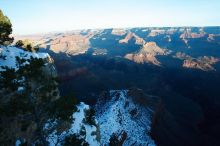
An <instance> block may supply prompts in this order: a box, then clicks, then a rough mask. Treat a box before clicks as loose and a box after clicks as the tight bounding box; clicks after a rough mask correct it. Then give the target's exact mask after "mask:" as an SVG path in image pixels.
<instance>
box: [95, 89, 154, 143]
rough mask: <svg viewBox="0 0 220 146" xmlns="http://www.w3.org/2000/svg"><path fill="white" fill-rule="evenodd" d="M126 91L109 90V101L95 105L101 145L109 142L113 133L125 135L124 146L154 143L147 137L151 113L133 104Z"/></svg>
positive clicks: (145, 108)
mask: <svg viewBox="0 0 220 146" xmlns="http://www.w3.org/2000/svg"><path fill="white" fill-rule="evenodd" d="M127 92H128V91H127V90H111V91H110V97H111V99H110V101H107V102H104V103H100V104H97V107H96V109H97V110H96V111H97V116H96V118H97V120H98V122H99V126H100V134H101V145H106V144H107V143H108V142H109V139H110V136H111V135H112V134H113V133H116V134H120V133H121V132H122V131H125V132H126V133H127V139H126V140H125V143H124V146H128V145H133V144H134V145H144V146H145V145H148V146H154V145H155V143H154V141H153V140H152V139H151V137H150V136H149V134H148V133H149V131H150V124H151V113H152V111H151V110H150V109H148V108H147V107H142V106H139V105H136V104H134V103H133V101H132V100H131V99H130V98H129V97H128V95H127Z"/></svg>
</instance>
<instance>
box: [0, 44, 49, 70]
mask: <svg viewBox="0 0 220 146" xmlns="http://www.w3.org/2000/svg"><path fill="white" fill-rule="evenodd" d="M31 56H32V57H33V58H43V59H44V58H47V57H49V54H48V53H33V52H28V51H24V50H22V49H20V48H17V47H13V46H8V47H5V46H0V71H4V69H3V68H2V67H4V66H7V67H8V68H14V69H18V68H17V66H16V57H19V58H23V59H30V57H31Z"/></svg>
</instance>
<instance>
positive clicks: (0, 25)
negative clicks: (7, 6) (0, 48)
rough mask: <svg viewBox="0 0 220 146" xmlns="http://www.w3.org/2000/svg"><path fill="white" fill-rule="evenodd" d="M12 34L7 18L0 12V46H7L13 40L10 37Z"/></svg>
mask: <svg viewBox="0 0 220 146" xmlns="http://www.w3.org/2000/svg"><path fill="white" fill-rule="evenodd" d="M11 33H12V24H11V22H10V20H9V19H8V17H7V16H5V15H4V14H3V12H2V11H1V10H0V45H9V44H11V43H12V42H13V40H14V38H13V37H10V34H11Z"/></svg>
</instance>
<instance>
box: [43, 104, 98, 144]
mask: <svg viewBox="0 0 220 146" xmlns="http://www.w3.org/2000/svg"><path fill="white" fill-rule="evenodd" d="M77 109H78V111H77V112H75V113H73V115H72V118H73V119H74V120H73V121H72V124H71V128H70V129H68V130H66V131H64V132H62V133H61V134H58V133H57V131H56V130H55V131H53V132H52V133H51V134H50V135H49V136H48V137H47V141H48V142H49V145H50V146H55V145H56V146H61V145H62V142H63V141H64V140H65V138H66V137H67V136H69V135H71V134H80V131H81V129H82V127H84V128H85V131H86V135H85V136H81V135H80V136H81V137H82V138H84V139H85V141H86V142H87V143H88V144H89V145H90V146H99V145H100V144H99V142H98V141H97V140H96V135H94V134H92V133H95V132H96V131H97V128H96V126H94V125H88V124H86V123H84V122H83V120H84V119H85V112H84V111H85V110H88V109H90V107H89V106H88V105H86V104H84V103H83V102H81V103H80V104H79V105H78V106H77ZM56 123H57V122H56V121H54V122H51V121H48V123H46V124H45V128H46V129H48V128H49V127H51V126H53V125H56Z"/></svg>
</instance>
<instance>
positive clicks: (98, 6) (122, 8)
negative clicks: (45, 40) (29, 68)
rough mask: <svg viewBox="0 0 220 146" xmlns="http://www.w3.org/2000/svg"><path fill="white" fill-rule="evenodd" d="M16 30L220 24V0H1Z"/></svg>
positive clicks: (1, 7) (19, 32) (20, 32)
mask: <svg viewBox="0 0 220 146" xmlns="http://www.w3.org/2000/svg"><path fill="white" fill-rule="evenodd" d="M0 9H2V10H3V12H4V13H5V14H6V15H7V16H8V17H9V18H10V19H11V21H12V24H13V30H14V34H36V33H45V32H52V31H68V30H75V29H87V28H111V27H150V26H217V25H218V26H219V25H220V0H0Z"/></svg>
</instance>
